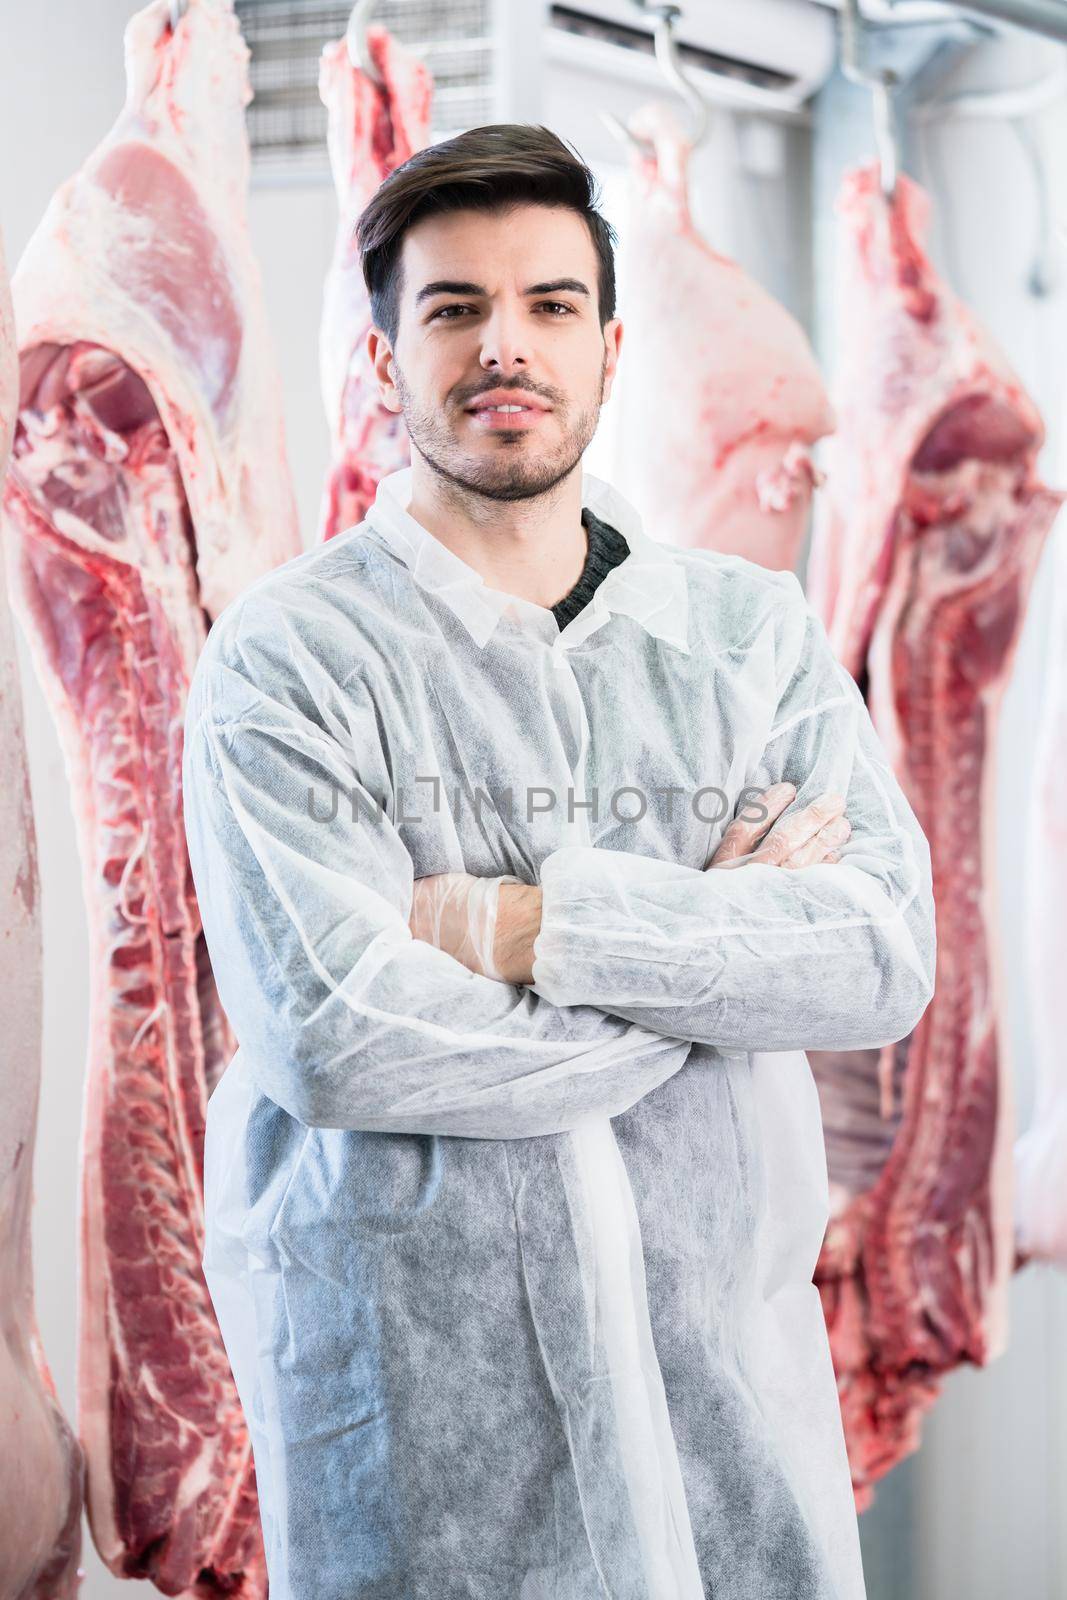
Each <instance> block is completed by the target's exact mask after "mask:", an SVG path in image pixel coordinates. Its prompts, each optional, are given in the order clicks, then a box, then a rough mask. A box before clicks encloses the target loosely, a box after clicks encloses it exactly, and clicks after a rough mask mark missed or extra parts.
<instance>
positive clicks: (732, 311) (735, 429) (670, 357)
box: [612, 103, 834, 571]
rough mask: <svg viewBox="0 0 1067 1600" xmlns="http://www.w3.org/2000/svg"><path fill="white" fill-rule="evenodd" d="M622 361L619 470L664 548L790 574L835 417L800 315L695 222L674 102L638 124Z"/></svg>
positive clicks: (644, 114) (634, 126) (634, 122)
mask: <svg viewBox="0 0 1067 1600" xmlns="http://www.w3.org/2000/svg"><path fill="white" fill-rule="evenodd" d="M629 127H630V129H631V131H632V132H633V133H634V134H636V135H638V136H640V137H643V138H645V139H647V140H648V141H650V144H651V145H652V147H653V149H654V152H655V153H654V154H653V155H649V156H648V157H641V156H638V155H636V154H635V155H634V156H633V157H632V158H631V160H632V167H631V174H630V207H629V213H628V218H627V229H626V241H625V243H626V255H625V258H624V260H623V261H622V262H620V267H621V268H622V269H623V271H624V274H625V305H621V306H620V315H621V316H622V318H623V327H624V333H623V346H622V358H621V361H620V364H619V374H618V378H617V389H616V392H615V393H614V394H613V396H612V399H613V401H614V402H615V404H616V405H617V406H618V408H619V416H618V425H617V426H618V431H617V434H616V436H615V440H614V461H613V470H612V477H613V480H614V482H615V483H616V484H617V486H618V488H619V489H620V490H621V491H622V492H623V493H624V494H626V495H628V496H629V498H630V499H632V500H633V501H634V502H635V504H636V505H638V506H639V507H640V509H641V511H642V513H643V515H644V517H645V522H646V526H647V530H648V532H649V533H651V534H653V535H654V537H655V538H657V539H661V540H663V542H664V543H666V544H675V545H685V546H687V547H692V546H696V547H699V548H701V549H705V550H721V551H723V552H725V553H727V554H736V555H743V556H747V557H748V559H749V560H750V561H758V562H759V563H760V564H761V565H762V566H765V567H771V568H773V569H776V570H778V569H788V570H790V571H792V569H793V568H794V566H795V565H796V559H797V556H798V555H799V552H800V543H801V540H802V539H803V537H804V535H805V533H806V531H807V526H808V514H809V511H810V507H811V494H812V488H813V486H814V484H815V483H816V482H817V481H818V479H819V474H818V473H817V471H816V469H815V467H814V464H813V462H812V459H811V454H810V447H811V446H812V445H813V444H814V443H815V441H816V440H817V439H819V438H821V437H822V435H823V434H825V433H828V432H829V431H830V429H831V428H832V427H833V425H834V416H833V411H832V409H831V407H830V402H829V400H828V399H827V397H826V390H825V388H824V386H823V381H822V376H821V374H820V372H819V368H818V366H817V364H816V361H815V357H814V355H813V353H812V350H811V346H810V345H809V343H808V340H807V337H806V335H805V333H804V331H803V329H802V328H801V327H800V324H799V323H798V322H797V321H796V320H795V318H793V317H792V316H790V314H789V312H788V311H786V309H785V307H784V306H781V305H779V303H778V302H777V301H776V300H775V299H774V298H773V297H772V296H771V295H769V294H768V293H767V292H766V291H765V290H764V289H762V288H761V287H760V285H759V284H757V283H755V282H754V281H753V279H751V278H750V277H749V276H748V274H747V273H745V272H743V271H742V269H741V268H740V267H739V266H738V265H737V263H736V262H735V261H731V260H729V259H728V258H727V257H726V256H722V255H719V254H718V253H717V252H716V251H715V250H713V249H712V247H711V245H709V244H708V242H707V241H706V240H705V239H704V238H702V237H701V235H700V234H699V233H698V232H697V231H696V229H695V227H694V226H693V220H692V217H691V216H690V212H689V197H688V178H687V169H688V163H689V156H690V150H691V144H690V141H689V140H688V138H687V137H686V136H685V134H684V133H683V131H682V129H681V127H680V126H679V124H678V122H677V120H676V118H675V117H674V115H673V113H672V112H671V111H670V108H669V107H668V106H666V105H663V104H660V103H655V104H651V105H647V106H644V107H642V108H641V110H640V111H639V112H637V113H636V114H635V115H634V116H632V117H631V118H630V120H629Z"/></svg>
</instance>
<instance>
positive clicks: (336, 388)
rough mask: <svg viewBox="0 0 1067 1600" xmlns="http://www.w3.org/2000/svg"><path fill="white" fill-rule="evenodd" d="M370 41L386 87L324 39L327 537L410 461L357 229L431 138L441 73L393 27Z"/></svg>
mask: <svg viewBox="0 0 1067 1600" xmlns="http://www.w3.org/2000/svg"><path fill="white" fill-rule="evenodd" d="M367 43H368V47H369V49H370V54H371V58H372V60H373V62H374V65H375V67H376V68H377V70H378V73H379V75H380V77H381V79H382V82H381V84H380V85H379V84H376V83H374V82H373V81H372V79H371V78H369V77H368V76H367V74H366V73H365V72H363V71H362V70H361V69H360V68H359V67H358V66H353V64H352V60H351V58H350V56H349V52H348V45H347V42H346V40H344V39H338V40H337V41H336V42H335V43H333V44H329V45H327V46H326V48H325V49H324V50H323V52H322V60H321V62H320V65H319V94H320V95H321V97H322V101H323V104H324V105H325V107H326V109H327V111H328V112H329V123H328V135H327V137H328V142H329V148H330V164H331V166H332V168H333V179H334V184H335V185H336V188H337V205H338V211H339V220H338V227H337V241H336V244H335V246H334V252H333V260H332V261H331V263H330V269H329V272H328V274H327V277H326V288H325V294H324V299H323V308H322V324H321V333H320V365H321V370H322V396H323V401H324V403H325V406H326V418H327V421H328V423H329V428H330V441H331V451H332V458H331V462H330V467H329V470H328V472H327V475H326V486H325V489H324V491H323V497H322V510H321V514H320V526H319V536H320V538H322V539H329V538H332V537H333V535H334V534H335V533H340V532H341V530H342V529H343V528H351V527H352V526H353V525H354V524H355V523H357V522H362V521H363V518H364V515H365V514H366V510H367V507H368V506H369V505H370V504H371V502H372V500H373V499H374V496H375V494H376V493H377V490H378V483H379V481H380V480H381V479H382V478H384V477H385V476H386V474H387V473H390V472H396V471H399V469H400V468H401V467H406V466H409V465H410V463H411V448H410V445H409V443H408V435H407V429H406V428H405V427H404V419H403V417H402V416H400V415H398V414H397V413H395V412H392V411H387V410H386V408H385V406H383V405H382V403H381V401H380V399H379V398H378V385H377V380H376V379H375V376H374V371H373V369H372V367H371V364H370V359H369V357H368V355H367V350H366V340H367V334H368V332H369V331H370V329H371V327H372V325H373V320H374V319H373V318H372V316H371V311H370V300H369V298H368V295H367V287H366V284H365V283H364V281H363V270H362V267H361V265H360V257H359V251H358V249H357V248H356V240H355V228H356V223H357V221H358V220H359V214H360V212H361V211H362V210H363V208H364V206H365V205H366V204H367V201H368V200H369V199H370V198H371V196H372V195H373V194H374V191H375V190H376V189H377V188H378V187H379V185H380V184H381V183H382V182H383V180H384V179H385V178H387V177H388V175H389V174H390V173H391V172H392V171H393V170H394V169H395V168H396V167H399V166H401V165H402V163H403V162H405V161H407V159H408V157H409V156H412V155H414V154H415V152H416V151H418V150H422V149H424V148H425V146H426V145H427V144H428V143H429V139H430V104H431V100H432V96H433V81H432V79H431V77H430V74H429V72H428V71H427V70H426V67H425V66H424V65H423V64H422V62H421V61H420V60H419V59H418V57H417V56H414V55H412V54H411V52H410V51H408V50H405V49H404V47H403V46H402V45H400V44H398V43H397V41H396V40H395V39H394V38H393V36H392V34H391V33H389V32H388V31H387V30H386V29H385V28H382V27H378V26H374V25H372V26H371V27H369V28H368V29H367Z"/></svg>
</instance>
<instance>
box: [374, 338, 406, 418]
mask: <svg viewBox="0 0 1067 1600" xmlns="http://www.w3.org/2000/svg"><path fill="white" fill-rule="evenodd" d="M367 357H368V359H369V361H370V364H371V367H372V369H373V372H374V376H375V377H376V378H377V380H378V394H379V398H380V399H381V402H382V405H383V406H384V407H385V409H386V410H387V411H392V412H395V413H396V415H397V416H399V415H400V413H401V410H402V409H403V408H402V407H401V404H400V396H399V395H398V394H397V392H396V385H395V384H394V382H393V374H394V371H395V368H394V365H393V352H392V349H391V348H390V345H389V341H388V339H387V338H386V337H385V334H384V333H383V332H382V330H381V329H380V328H371V330H370V332H369V333H368V334H367Z"/></svg>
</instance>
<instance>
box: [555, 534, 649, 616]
mask: <svg viewBox="0 0 1067 1600" xmlns="http://www.w3.org/2000/svg"><path fill="white" fill-rule="evenodd" d="M582 526H583V527H584V529H585V533H586V543H587V545H588V550H587V553H586V557H585V566H584V567H583V568H582V575H581V577H580V578H579V579H578V582H577V583H576V584H575V585H574V588H573V589H572V590H571V591H570V593H569V594H565V595H564V596H563V599H562V600H557V602H556V604H555V605H554V606H553V607H552V615H553V616H554V617H555V619H556V621H557V622H558V623H559V626H560V631H561V632H562V630H563V629H564V628H565V627H566V626H567V624H568V622H570V621H572V620H573V618H575V617H576V616H577V615H578V613H579V611H582V610H584V608H585V607H586V606H587V605H588V604H589V602H590V600H591V599H592V598H593V595H594V593H595V591H596V589H597V586H598V585H599V584H600V583H601V582H602V581H603V579H604V578H606V577H607V575H608V573H609V572H610V571H611V569H612V567H617V566H618V565H619V563H620V561H625V560H626V557H627V556H628V555H629V554H630V547H629V545H628V544H627V543H626V540H625V539H624V538H623V536H622V534H621V533H618V532H617V531H616V530H615V529H614V528H612V527H611V526H610V525H609V524H608V523H606V522H601V520H600V518H599V517H597V516H594V515H593V513H592V512H591V511H590V510H589V508H588V507H587V506H586V507H583V509H582Z"/></svg>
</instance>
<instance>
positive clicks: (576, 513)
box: [408, 450, 588, 609]
mask: <svg viewBox="0 0 1067 1600" xmlns="http://www.w3.org/2000/svg"><path fill="white" fill-rule="evenodd" d="M411 479H412V490H411V503H410V504H409V506H408V512H409V514H410V515H411V516H413V517H414V518H415V521H416V522H418V523H420V524H421V526H422V527H424V528H425V529H426V530H427V532H429V533H432V534H433V536H434V538H435V539H437V540H438V541H439V542H440V543H441V544H443V545H445V546H446V548H447V549H449V550H451V551H452V552H453V554H454V555H457V556H459V558H460V560H461V561H465V562H466V563H467V565H468V566H469V567H473V568H474V570H475V572H477V573H480V574H481V576H482V577H483V578H484V579H485V582H486V584H487V586H488V587H489V588H490V589H499V590H500V591H501V592H502V593H504V594H511V595H517V596H518V597H519V598H520V599H522V600H529V601H532V602H533V604H534V605H539V606H544V607H545V608H546V609H549V608H551V607H552V606H554V605H555V604H556V603H557V601H559V600H562V598H563V596H564V595H566V594H569V593H570V591H571V590H572V589H573V588H574V585H575V584H576V583H577V582H578V579H579V578H580V577H581V575H582V569H583V568H584V566H585V559H586V555H587V552H588V544H587V541H586V533H585V529H584V527H583V526H582V473H581V465H580V463H579V464H576V465H575V467H574V468H573V469H572V471H571V472H569V473H568V474H567V475H566V477H564V478H561V479H560V481H559V483H557V484H555V485H554V486H553V487H552V488H551V489H547V490H546V491H545V492H544V493H543V494H539V495H534V496H532V497H531V498H529V499H525V500H492V499H490V498H489V497H488V496H486V495H480V494H477V493H476V492H474V491H472V490H468V489H464V488H462V487H461V486H460V485H458V484H455V483H452V482H451V481H450V480H449V479H447V478H443V477H441V475H440V473H437V472H434V471H433V470H432V469H431V468H429V467H428V466H427V465H426V464H425V462H422V461H420V460H419V458H418V456H417V454H416V452H415V451H414V450H412V474H411Z"/></svg>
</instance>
